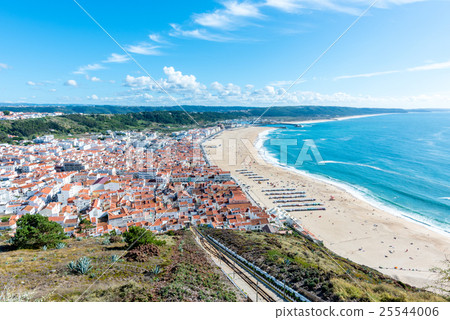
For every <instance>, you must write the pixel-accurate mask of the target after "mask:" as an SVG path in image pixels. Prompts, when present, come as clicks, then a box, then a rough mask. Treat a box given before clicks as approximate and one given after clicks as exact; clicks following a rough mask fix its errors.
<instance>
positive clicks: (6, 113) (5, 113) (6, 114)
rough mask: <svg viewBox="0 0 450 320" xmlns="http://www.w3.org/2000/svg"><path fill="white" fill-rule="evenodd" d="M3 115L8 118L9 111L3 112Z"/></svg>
mask: <svg viewBox="0 0 450 320" xmlns="http://www.w3.org/2000/svg"><path fill="white" fill-rule="evenodd" d="M3 114H4V115H5V116H9V115H10V114H11V111H8V110H5V111H3Z"/></svg>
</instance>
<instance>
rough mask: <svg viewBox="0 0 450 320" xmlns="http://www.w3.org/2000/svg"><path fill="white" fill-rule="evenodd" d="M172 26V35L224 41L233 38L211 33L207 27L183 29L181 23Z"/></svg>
mask: <svg viewBox="0 0 450 320" xmlns="http://www.w3.org/2000/svg"><path fill="white" fill-rule="evenodd" d="M170 26H171V27H172V29H173V30H172V31H171V32H170V33H169V35H170V36H171V37H183V38H193V39H200V40H207V41H216V42H224V41H228V40H231V39H230V38H228V37H224V36H221V35H216V34H211V33H210V32H208V31H206V30H205V29H193V30H183V29H182V28H181V27H180V26H179V25H177V24H175V23H172V24H171V25H170Z"/></svg>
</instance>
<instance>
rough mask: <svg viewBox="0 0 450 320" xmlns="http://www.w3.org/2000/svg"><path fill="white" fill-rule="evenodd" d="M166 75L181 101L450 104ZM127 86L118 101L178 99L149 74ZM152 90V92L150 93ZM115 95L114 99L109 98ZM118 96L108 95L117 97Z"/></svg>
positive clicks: (447, 99) (448, 98)
mask: <svg viewBox="0 0 450 320" xmlns="http://www.w3.org/2000/svg"><path fill="white" fill-rule="evenodd" d="M163 71H164V74H165V75H166V78H165V79H160V80H158V84H159V85H160V86H161V87H162V88H164V90H165V91H167V92H169V93H170V94H171V95H172V96H173V97H175V98H176V99H177V102H178V103H179V104H191V105H211V106H214V105H217V106H219V105H220V106H227V105H242V106H258V107H267V106H270V105H272V104H275V105H277V106H287V105H291V106H292V105H324V106H326V105H328V106H353V107H400V108H404V107H407V108H419V107H420V108H425V107H429V106H430V105H432V106H433V107H436V108H443V107H447V108H449V107H450V95H449V94H447V93H444V94H433V95H416V96H411V97H408V96H400V97H373V96H369V95H351V94H348V93H346V92H334V93H326V94H325V93H320V92H314V91H300V90H294V89H292V90H290V91H289V92H286V90H285V89H284V88H282V87H279V86H275V85H267V86H264V87H262V88H255V87H254V86H253V85H245V86H243V87H241V86H239V85H236V84H233V83H228V84H222V83H220V82H218V81H214V82H212V83H211V84H210V85H209V86H205V85H204V84H202V83H201V82H199V81H198V79H197V78H196V77H195V76H194V75H185V74H183V73H182V72H181V71H177V70H175V69H174V68H173V67H164V69H163ZM125 86H128V87H130V89H129V90H128V92H127V93H126V94H122V95H121V97H120V98H118V100H117V101H136V102H137V103H138V102H141V103H150V104H152V105H173V104H174V102H173V100H172V99H171V98H169V97H168V95H166V94H165V93H164V92H163V91H161V90H160V88H159V87H158V86H157V85H156V84H155V83H154V82H153V81H152V80H151V79H150V77H147V76H141V77H133V76H130V75H128V76H127V77H126V79H125ZM149 91H151V93H149ZM109 99H111V100H109ZM102 100H104V99H103V98H102ZM113 100H114V98H108V101H113Z"/></svg>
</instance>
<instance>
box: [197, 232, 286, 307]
mask: <svg viewBox="0 0 450 320" xmlns="http://www.w3.org/2000/svg"><path fill="white" fill-rule="evenodd" d="M191 229H192V230H193V232H194V234H196V235H197V236H198V238H199V240H200V242H201V244H202V246H203V247H204V248H205V250H207V251H208V252H210V253H211V254H212V255H214V256H216V257H217V258H218V259H220V260H221V261H223V262H224V263H225V264H226V265H228V266H229V267H230V268H231V269H232V270H233V271H234V272H235V273H236V274H237V275H239V277H241V278H242V280H244V281H245V282H246V283H247V284H248V285H249V286H250V287H251V288H252V289H253V290H255V292H257V297H256V299H255V300H257V299H259V298H262V300H264V301H267V302H275V301H276V300H275V299H274V298H273V294H270V293H268V292H267V289H266V288H269V289H270V291H272V293H275V295H277V296H279V297H280V298H281V299H283V300H284V301H293V299H291V298H290V297H289V296H287V295H286V294H284V293H283V292H282V291H280V290H279V289H278V288H276V287H274V286H273V285H272V284H270V283H269V282H268V281H267V280H266V279H264V278H263V277H261V276H260V275H258V274H256V273H255V272H254V271H253V270H251V269H250V268H249V267H247V266H245V265H244V264H243V263H242V262H241V261H239V260H237V259H236V258H235V257H233V256H231V255H230V254H229V253H228V252H226V251H224V250H222V248H220V247H218V246H217V245H216V244H215V243H214V242H212V241H211V240H209V239H207V238H206V237H205V236H203V235H202V234H201V233H200V231H198V229H197V228H195V227H192V228H191ZM243 270H245V271H246V272H247V273H248V274H250V275H251V277H249V276H248V275H247V274H246V273H245V272H244V271H243ZM261 284H264V287H262V286H261ZM250 299H251V298H250Z"/></svg>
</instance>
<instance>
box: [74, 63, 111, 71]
mask: <svg viewBox="0 0 450 320" xmlns="http://www.w3.org/2000/svg"><path fill="white" fill-rule="evenodd" d="M101 69H105V67H104V66H102V65H101V64H99V63H94V64H88V65H86V66H82V67H79V68H78V70H77V71H74V72H73V73H74V74H87V72H88V71H96V70H101Z"/></svg>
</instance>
